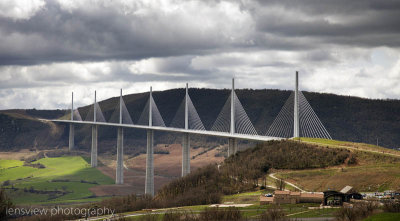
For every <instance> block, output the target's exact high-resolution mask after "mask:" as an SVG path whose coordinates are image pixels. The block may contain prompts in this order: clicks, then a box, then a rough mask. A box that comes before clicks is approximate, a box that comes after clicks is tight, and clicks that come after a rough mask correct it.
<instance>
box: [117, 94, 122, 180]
mask: <svg viewBox="0 0 400 221" xmlns="http://www.w3.org/2000/svg"><path fill="white" fill-rule="evenodd" d="M122 102H123V100H122V89H121V93H120V98H119V124H122ZM115 184H124V129H123V128H122V127H118V132H117V166H116V176H115Z"/></svg>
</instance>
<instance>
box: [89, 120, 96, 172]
mask: <svg viewBox="0 0 400 221" xmlns="http://www.w3.org/2000/svg"><path fill="white" fill-rule="evenodd" d="M97 129H98V127H97V125H93V126H92V152H91V154H90V165H91V166H92V167H97Z"/></svg>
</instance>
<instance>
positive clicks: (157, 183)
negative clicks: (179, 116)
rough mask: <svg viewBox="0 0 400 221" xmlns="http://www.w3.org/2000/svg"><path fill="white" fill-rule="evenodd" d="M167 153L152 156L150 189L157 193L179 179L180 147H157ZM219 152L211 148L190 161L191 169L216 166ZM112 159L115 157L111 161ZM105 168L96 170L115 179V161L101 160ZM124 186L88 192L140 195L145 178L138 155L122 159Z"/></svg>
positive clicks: (143, 159) (143, 162) (143, 157)
mask: <svg viewBox="0 0 400 221" xmlns="http://www.w3.org/2000/svg"><path fill="white" fill-rule="evenodd" d="M156 148H162V149H165V150H168V151H169V154H154V188H155V191H157V190H159V189H160V188H161V187H162V186H163V185H165V184H167V183H169V182H171V181H172V180H173V179H176V178H178V177H180V176H181V162H182V146H181V145H180V144H171V145H167V146H165V145H159V147H156ZM204 150H205V149H204V148H197V149H191V150H190V156H191V157H192V156H195V155H197V154H199V153H200V152H202V151H204ZM218 152H219V151H218V150H217V149H213V150H211V151H208V152H206V153H204V154H202V155H200V156H197V157H196V158H195V159H191V162H190V166H191V170H192V171H193V170H195V169H197V168H199V167H202V166H205V165H208V164H210V163H219V162H222V161H223V160H224V158H223V157H215V154H216V153H218ZM114 159H115V158H114ZM102 162H103V163H104V164H105V165H106V166H103V167H99V168H98V169H99V170H100V171H101V172H102V173H103V174H105V175H107V176H109V177H111V178H112V179H115V160H110V159H109V158H108V159H104V160H102ZM124 162H125V167H126V168H127V169H125V170H124V185H102V186H95V187H92V188H91V189H90V190H91V191H92V192H93V193H95V194H96V196H113V195H127V194H132V193H138V194H143V193H144V186H145V176H146V155H145V154H141V155H139V156H136V157H133V158H129V159H127V158H125V160H124Z"/></svg>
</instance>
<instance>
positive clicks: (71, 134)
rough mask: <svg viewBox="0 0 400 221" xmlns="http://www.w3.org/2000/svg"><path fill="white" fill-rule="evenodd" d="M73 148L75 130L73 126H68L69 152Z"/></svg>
mask: <svg viewBox="0 0 400 221" xmlns="http://www.w3.org/2000/svg"><path fill="white" fill-rule="evenodd" d="M74 148H75V128H74V125H73V124H69V148H68V149H69V150H70V151H71V150H73V149H74Z"/></svg>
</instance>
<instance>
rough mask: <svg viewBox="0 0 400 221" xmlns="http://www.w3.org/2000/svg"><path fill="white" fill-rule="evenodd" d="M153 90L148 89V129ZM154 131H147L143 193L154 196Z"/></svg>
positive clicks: (151, 118)
mask: <svg viewBox="0 0 400 221" xmlns="http://www.w3.org/2000/svg"><path fill="white" fill-rule="evenodd" d="M152 105H153V89H152V87H150V97H149V127H152V126H153V112H152V111H153V107H152ZM153 155H154V130H151V129H149V130H147V151H146V185H145V190H144V193H145V194H148V195H151V196H154V156H153Z"/></svg>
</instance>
